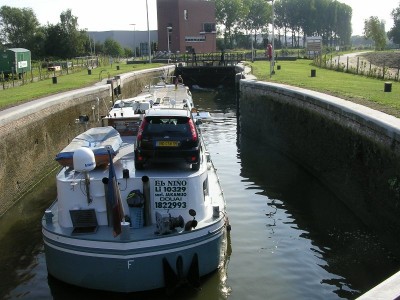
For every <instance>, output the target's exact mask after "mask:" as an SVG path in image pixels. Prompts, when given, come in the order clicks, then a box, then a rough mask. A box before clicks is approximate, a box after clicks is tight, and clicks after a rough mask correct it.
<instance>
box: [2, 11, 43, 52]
mask: <svg viewBox="0 0 400 300" xmlns="http://www.w3.org/2000/svg"><path fill="white" fill-rule="evenodd" d="M38 30H39V21H38V20H37V18H36V15H35V14H34V12H33V10H32V9H31V8H21V9H20V8H14V7H9V6H2V7H0V41H1V43H2V44H7V45H8V46H9V47H20V48H27V49H30V48H31V46H33V45H34V41H35V36H36V35H37V34H38Z"/></svg>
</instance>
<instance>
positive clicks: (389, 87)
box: [383, 82, 392, 93]
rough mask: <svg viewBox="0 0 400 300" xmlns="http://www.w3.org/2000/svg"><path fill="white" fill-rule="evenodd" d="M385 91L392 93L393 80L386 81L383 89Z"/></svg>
mask: <svg viewBox="0 0 400 300" xmlns="http://www.w3.org/2000/svg"><path fill="white" fill-rule="evenodd" d="M383 91H384V92H385V93H390V92H391V91H392V83H391V82H385V87H384V89H383Z"/></svg>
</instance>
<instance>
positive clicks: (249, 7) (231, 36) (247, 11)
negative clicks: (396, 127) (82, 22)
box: [0, 0, 400, 59]
mask: <svg viewBox="0 0 400 300" xmlns="http://www.w3.org/2000/svg"><path fill="white" fill-rule="evenodd" d="M214 1H215V5H216V21H217V25H218V27H219V28H220V33H221V36H222V39H221V40H220V41H219V48H221V49H233V48H247V49H248V48H250V43H251V40H253V44H254V46H255V47H261V48H264V47H265V46H266V44H267V43H268V42H270V41H269V39H270V36H271V32H270V30H269V27H270V24H272V22H273V23H274V29H275V46H276V48H281V47H285V48H287V47H292V48H296V47H300V45H301V44H302V43H301V39H304V38H305V37H306V36H321V37H322V40H323V44H324V45H326V46H337V45H340V46H346V45H350V37H351V34H352V32H351V17H352V8H351V7H350V6H348V5H346V4H343V3H340V2H339V1H337V0H214ZM272 4H273V5H272ZM272 7H273V8H274V14H272ZM391 15H392V17H393V20H394V26H393V28H391V29H390V31H388V32H385V30H384V24H383V23H382V21H380V20H378V18H377V17H373V16H372V17H370V18H369V19H367V20H365V23H364V36H365V38H371V39H372V40H373V41H374V42H375V46H376V49H384V48H385V45H386V41H387V39H388V38H389V39H391V40H392V41H393V42H394V43H396V44H400V3H399V6H398V7H397V8H395V9H393V11H392V13H391ZM273 16H274V17H273ZM260 34H261V35H262V36H263V42H262V43H261V44H257V38H256V37H257V36H259V35H260ZM249 37H251V38H249ZM18 47H19V48H27V49H29V50H31V53H32V58H33V59H43V58H51V57H54V58H72V57H78V56H87V55H91V54H93V53H94V49H95V50H96V51H95V52H96V54H99V53H100V54H105V55H110V56H114V57H116V56H125V57H132V56H134V55H133V51H132V49H129V48H122V47H121V45H120V44H119V43H118V42H116V41H115V40H112V39H107V40H106V41H105V42H104V43H101V42H98V41H97V42H96V44H95V45H94V44H93V40H92V39H90V37H89V35H88V33H87V30H85V29H79V27H78V18H77V17H75V16H74V15H72V12H71V10H70V9H68V10H66V11H64V12H62V13H61V14H60V21H59V22H58V23H57V24H46V25H41V24H39V21H38V20H37V17H36V15H35V13H34V11H33V10H32V9H31V8H22V9H20V8H14V7H9V6H2V7H0V50H1V49H6V48H18ZM153 48H154V49H155V48H156V46H155V45H152V49H153ZM154 49H153V50H154ZM136 50H137V49H136Z"/></svg>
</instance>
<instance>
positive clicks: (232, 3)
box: [215, 0, 244, 48]
mask: <svg viewBox="0 0 400 300" xmlns="http://www.w3.org/2000/svg"><path fill="white" fill-rule="evenodd" d="M243 7H244V6H243V1H242V0H216V1H215V11H216V19H217V21H218V22H219V23H220V24H223V25H224V43H225V47H226V46H227V45H228V39H229V47H230V48H232V46H233V43H232V31H233V29H234V26H235V25H236V24H238V21H239V20H242V19H243Z"/></svg>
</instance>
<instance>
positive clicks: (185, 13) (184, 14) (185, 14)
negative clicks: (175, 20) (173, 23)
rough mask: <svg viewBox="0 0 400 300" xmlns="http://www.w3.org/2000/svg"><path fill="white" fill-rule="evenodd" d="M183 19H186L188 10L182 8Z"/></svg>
mask: <svg viewBox="0 0 400 300" xmlns="http://www.w3.org/2000/svg"><path fill="white" fill-rule="evenodd" d="M183 19H184V20H186V21H187V19H188V11H187V9H184V10H183Z"/></svg>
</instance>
